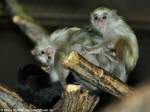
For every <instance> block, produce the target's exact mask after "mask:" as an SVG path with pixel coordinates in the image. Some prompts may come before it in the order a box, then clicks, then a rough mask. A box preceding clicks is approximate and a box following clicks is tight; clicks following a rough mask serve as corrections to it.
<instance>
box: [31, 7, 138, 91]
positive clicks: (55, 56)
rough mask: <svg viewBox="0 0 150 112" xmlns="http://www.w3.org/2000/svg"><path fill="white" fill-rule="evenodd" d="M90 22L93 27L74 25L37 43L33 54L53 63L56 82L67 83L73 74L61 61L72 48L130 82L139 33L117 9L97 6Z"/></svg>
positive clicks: (50, 66)
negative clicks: (124, 19)
mask: <svg viewBox="0 0 150 112" xmlns="http://www.w3.org/2000/svg"><path fill="white" fill-rule="evenodd" d="M90 21H91V25H90V28H89V29H81V28H76V27H73V28H65V29H61V30H57V31H55V32H54V33H52V34H51V36H50V38H49V39H48V40H47V41H46V42H45V43H47V44H45V43H44V42H43V43H42V44H41V45H39V46H37V47H36V48H35V49H34V50H33V54H34V55H36V57H37V59H39V60H40V61H42V62H43V64H45V65H48V66H49V68H50V69H49V73H50V74H53V75H52V77H53V79H54V80H55V81H56V80H60V81H62V82H65V77H66V76H67V75H68V74H69V73H70V71H69V70H66V69H64V68H63V66H62V64H61V63H62V60H63V58H64V57H65V55H66V54H68V53H69V52H70V51H72V50H77V51H78V52H79V53H80V54H81V55H83V56H84V57H85V58H86V59H87V60H88V61H90V62H91V63H93V64H95V65H97V66H99V67H101V68H103V69H105V70H106V71H108V72H110V73H112V74H114V75H116V76H117V77H118V78H119V79H121V80H122V81H126V80H127V77H128V74H129V72H131V71H132V70H133V68H134V67H135V65H136V63H137V60H138V43H137V39H136V36H135V34H134V33H133V31H132V30H131V28H130V27H129V26H128V25H127V24H126V23H125V22H124V21H123V19H122V18H121V17H120V16H118V14H117V13H116V11H115V10H111V9H108V8H102V7H100V8H97V9H95V10H94V11H93V12H92V13H91V19H90ZM83 83H84V82H83ZM84 85H87V84H86V83H84ZM87 86H89V85H87ZM93 89H95V88H93Z"/></svg>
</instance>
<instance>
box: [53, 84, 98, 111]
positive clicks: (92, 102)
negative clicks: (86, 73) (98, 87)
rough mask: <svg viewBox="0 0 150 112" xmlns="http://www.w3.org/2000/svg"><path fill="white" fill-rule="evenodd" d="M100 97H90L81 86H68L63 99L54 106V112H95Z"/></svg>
mask: <svg viewBox="0 0 150 112" xmlns="http://www.w3.org/2000/svg"><path fill="white" fill-rule="evenodd" d="M98 102H99V97H97V96H94V95H90V93H89V91H88V90H86V89H84V88H81V86H80V85H71V84H70V85H67V86H66V88H65V92H64V96H63V98H62V99H61V100H60V101H59V102H58V103H57V104H56V105H55V106H54V112H93V110H94V108H95V106H96V105H97V103H98Z"/></svg>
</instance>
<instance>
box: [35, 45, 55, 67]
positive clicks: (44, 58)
mask: <svg viewBox="0 0 150 112" xmlns="http://www.w3.org/2000/svg"><path fill="white" fill-rule="evenodd" d="M55 53H56V49H55V48H53V47H51V46H38V47H36V48H35V49H34V50H32V54H33V55H34V56H35V57H36V58H37V60H38V61H39V62H40V63H41V64H42V65H43V66H50V65H52V64H54V56H55Z"/></svg>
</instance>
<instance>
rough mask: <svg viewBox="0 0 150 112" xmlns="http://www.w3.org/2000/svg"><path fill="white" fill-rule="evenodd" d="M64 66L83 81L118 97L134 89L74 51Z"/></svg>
mask: <svg viewBox="0 0 150 112" xmlns="http://www.w3.org/2000/svg"><path fill="white" fill-rule="evenodd" d="M63 64H64V66H65V67H67V68H69V69H70V70H72V71H74V72H76V73H77V75H78V77H80V78H81V79H82V80H84V81H86V82H88V83H90V84H91V85H93V86H94V87H97V88H98V89H101V90H104V91H106V92H108V93H110V94H112V95H114V96H116V97H121V96H124V95H127V94H128V93H131V92H132V88H131V87H129V86H128V85H127V84H125V83H124V82H122V81H121V80H120V79H118V78H117V77H115V76H113V75H111V74H110V73H108V72H106V71H105V70H104V69H102V68H100V67H97V66H95V65H93V64H91V63H90V62H88V61H87V60H86V59H85V58H84V57H82V56H81V55H80V54H78V53H77V52H76V51H72V52H71V53H70V54H69V56H68V57H67V58H66V59H65V61H64V63H63Z"/></svg>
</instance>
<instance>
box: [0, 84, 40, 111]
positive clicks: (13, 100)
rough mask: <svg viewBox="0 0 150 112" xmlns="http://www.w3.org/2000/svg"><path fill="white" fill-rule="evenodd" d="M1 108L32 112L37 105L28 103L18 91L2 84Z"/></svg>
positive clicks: (0, 91)
mask: <svg viewBox="0 0 150 112" xmlns="http://www.w3.org/2000/svg"><path fill="white" fill-rule="evenodd" d="M0 109H1V111H22V112H32V111H33V110H34V109H35V110H36V107H35V106H33V105H30V104H26V103H25V102H24V100H23V99H22V98H21V97H20V96H19V95H18V94H17V93H15V92H14V91H12V90H10V89H8V87H6V86H3V85H0ZM36 112H41V110H36Z"/></svg>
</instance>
